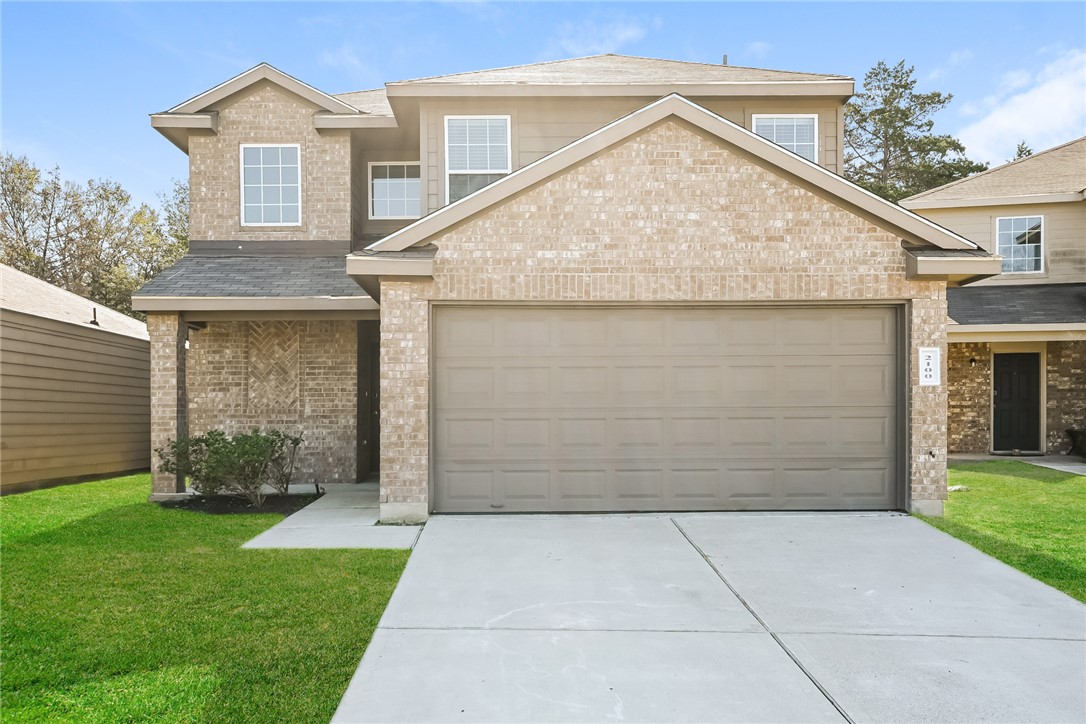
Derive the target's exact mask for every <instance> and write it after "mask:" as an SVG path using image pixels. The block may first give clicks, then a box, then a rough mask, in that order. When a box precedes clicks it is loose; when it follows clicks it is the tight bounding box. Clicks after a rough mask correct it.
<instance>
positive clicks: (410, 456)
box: [380, 279, 432, 523]
mask: <svg viewBox="0 0 1086 724" xmlns="http://www.w3.org/2000/svg"><path fill="white" fill-rule="evenodd" d="M431 287H432V282H430V281H429V280H426V281H402V280H387V279H382V280H381V398H380V399H381V491H380V502H381V520H382V521H384V522H387V523H417V522H419V521H423V520H425V519H426V517H427V516H428V515H429V511H430V502H429V476H430V349H429V340H430V321H429V309H428V305H429V303H428V302H427V298H428V296H429V293H430V290H431Z"/></svg>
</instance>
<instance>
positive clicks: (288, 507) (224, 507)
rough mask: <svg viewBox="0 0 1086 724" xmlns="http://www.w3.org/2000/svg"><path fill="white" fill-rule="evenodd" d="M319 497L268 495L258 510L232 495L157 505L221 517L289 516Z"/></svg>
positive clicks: (167, 501) (197, 496)
mask: <svg viewBox="0 0 1086 724" xmlns="http://www.w3.org/2000/svg"><path fill="white" fill-rule="evenodd" d="M319 497H320V496H319V495H269V496H268V497H266V498H264V504H263V505H261V506H260V507H259V508H257V507H254V506H252V505H250V504H249V501H248V500H246V499H245V498H238V497H236V496H233V495H206V496H205V495H193V496H191V497H188V498H185V499H184V500H166V501H163V502H161V503H159V505H161V506H162V507H163V508H181V509H183V510H197V511H199V512H201V513H210V514H212V515H223V514H227V513H231V514H236V513H280V514H282V515H290V514H291V513H297V512H298V511H299V510H301V509H302V508H304V507H305V506H307V505H309V504H310V503H312V502H313V501H314V500H316V499H317V498H319Z"/></svg>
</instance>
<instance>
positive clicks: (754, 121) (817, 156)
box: [750, 113, 823, 166]
mask: <svg viewBox="0 0 1086 724" xmlns="http://www.w3.org/2000/svg"><path fill="white" fill-rule="evenodd" d="M760 118H813V119H814V147H815V149H814V161H812V163H817V164H818V165H819V166H822V165H823V164H822V144H821V143H819V141H820V140H821V136H819V135H818V114H817V113H754V114H751V117H750V132H751V133H753V134H754V135H756V136H758V132H757V131H755V130H754V129H755V128H757V127H758V119H760ZM758 138H765V136H758ZM765 140H767V141H769V139H768V138H766V139H765ZM769 142H770V143H776V141H769ZM777 145H778V146H780V144H779V143H777ZM781 148H784V146H781ZM784 150H786V151H788V152H789V153H796V152H795V151H792V150H791V149H787V148H785V149H784ZM796 155H797V156H799V154H798V153H796ZM799 157H800V158H804V157H803V156H799Z"/></svg>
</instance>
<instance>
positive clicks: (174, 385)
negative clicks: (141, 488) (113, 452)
mask: <svg viewBox="0 0 1086 724" xmlns="http://www.w3.org/2000/svg"><path fill="white" fill-rule="evenodd" d="M147 333H148V335H149V336H150V338H151V483H152V485H151V498H150V499H151V500H168V499H170V498H171V497H174V496H176V495H178V494H181V493H184V492H185V480H184V478H183V476H178V475H172V474H170V473H163V472H160V471H159V469H158V466H159V462H160V460H159V457H158V455H157V454H156V453H155V449H156V448H160V447H163V446H165V445H166V444H167V443H168V442H169V441H171V440H176V439H178V438H179V437H184V436H185V435H187V434H188V403H187V400H186V393H185V343H186V341H187V340H188V325H187V324H186V323H185V318H184V314H181V313H177V312H148V313H147Z"/></svg>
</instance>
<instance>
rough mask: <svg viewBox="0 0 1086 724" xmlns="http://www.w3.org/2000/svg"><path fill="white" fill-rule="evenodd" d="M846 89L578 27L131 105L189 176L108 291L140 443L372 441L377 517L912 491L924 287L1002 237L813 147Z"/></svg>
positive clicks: (940, 301)
mask: <svg viewBox="0 0 1086 724" xmlns="http://www.w3.org/2000/svg"><path fill="white" fill-rule="evenodd" d="M852 92H853V80H852V79H851V78H846V77H841V76H833V75H817V74H811V73H792V72H785V71H775V70H761V69H753V68H738V67H731V66H723V65H709V64H701V63H684V62H678V61H670V60H653V59H645V58H632V57H625V56H616V55H603V56H594V57H589V58H578V59H573V60H565V61H557V62H552V63H538V64H534V65H527V66H520V67H515V68H504V69H499V70H491V71H481V72H477V73H462V74H457V75H449V76H441V77H436V78H425V79H421V80H411V81H400V82H394V83H388V84H387V85H386V86H385V88H383V89H380V90H371V91H362V92H359V93H345V94H340V95H328V94H325V93H323V92H321V91H319V90H317V89H315V88H313V87H311V86H308V85H306V84H304V83H302V82H300V81H298V80H296V79H294V78H291V77H290V76H287V75H285V74H283V73H281V72H279V71H277V70H275V69H274V68H272V67H270V66H268V65H260V66H257V67H256V68H254V69H252V70H250V71H248V72H246V73H243V74H241V75H239V76H237V77H236V78H233V79H231V80H229V81H227V82H225V83H223V84H221V85H219V86H216V87H215V88H213V89H211V90H209V91H207V92H206V93H203V94H201V95H199V96H197V97H195V98H193V99H191V100H189V101H186V102H184V103H182V104H180V105H178V106H176V107H175V108H172V109H170V110H169V111H166V112H164V113H160V114H156V115H154V116H152V124H153V125H154V126H155V127H156V128H157V129H159V130H160V131H161V132H162V133H163V134H164V135H166V136H167V137H168V138H169V139H170V140H172V141H173V142H174V143H175V144H176V145H177V146H178V147H180V148H181V149H183V150H185V151H186V152H187V153H188V155H189V158H190V168H191V204H192V207H191V213H192V218H191V226H190V235H191V239H192V242H191V252H190V254H189V255H188V256H186V257H185V258H184V259H182V260H181V261H180V262H179V263H178V264H176V265H175V266H174V267H173V268H171V269H170V270H169V271H167V272H165V273H163V274H162V275H160V276H159V277H158V278H156V279H155V280H153V281H152V282H151V283H149V284H148V285H147V286H146V287H144V288H143V289H142V290H140V291H139V292H138V293H137V295H136V296H135V297H134V298H133V303H134V305H135V307H136V308H137V309H142V310H144V311H146V312H147V313H148V327H149V329H150V332H151V340H152V360H153V364H152V386H153V388H154V399H155V403H154V413H153V435H154V440H155V445H156V446H157V445H161V444H162V443H164V442H165V441H166V440H167V439H168V438H170V437H173V436H176V435H180V434H184V433H185V432H186V431H190V432H195V431H201V430H205V429H207V428H209V427H222V428H226V429H239V428H244V427H247V426H249V425H275V426H279V427H285V428H289V429H291V430H293V431H298V432H300V433H301V434H302V435H304V437H305V439H306V442H305V445H304V446H303V449H304V454H303V456H302V459H301V461H300V466H301V471H300V477H301V478H302V479H303V480H314V481H337V480H338V481H343V480H348V481H353V480H358V479H362V478H363V477H365V476H367V475H370V474H372V473H373V472H375V471H377V470H378V469H379V471H380V501H381V516H382V518H383V519H384V520H388V521H402V520H416V519H420V518H425V517H426V516H427V515H428V514H430V513H431V512H463V511H482V512H495V511H506V512H512V511H612V510H621V511H636V510H732V509H760V510H770V509H774V510H775V509H787V510H808V509H818V510H824V509H840V510H854V509H888V508H893V509H910V510H921V511H924V512H927V513H932V514H939V513H940V512H941V510H942V500H943V499H944V498H945V497H946V492H945V491H946V428H945V426H946V388H945V386H943V384H942V380H941V379H940V376H941V372H942V365H941V362H940V353H941V352H945V327H946V323H945V320H946V288H947V285H948V283H949V284H956V283H960V282H965V281H970V280H972V279H977V278H983V277H986V276H991V275H992V274H996V273H998V271H999V260H998V258H996V257H993V256H992V255H990V254H988V253H987V252H986V251H984V250H981V249H978V248H977V245H976V244H974V243H973V242H970V241H969V240H967V239H965V238H963V237H961V236H958V235H957V234H954V233H952V232H949V231H947V230H945V229H943V228H942V227H939V226H937V225H935V224H932V223H931V222H929V221H927V220H925V219H923V218H921V217H919V216H917V215H915V214H913V213H911V212H909V211H905V210H904V209H901V208H900V207H898V206H896V205H894V204H890V203H887V202H886V201H883V200H882V199H879V198H877V197H875V196H873V195H872V194H869V193H867V192H866V191H863V190H862V189H860V188H858V187H857V186H854V185H853V184H851V183H849V182H847V181H845V180H844V179H842V178H841V177H840V176H838V175H836V173H837V172H838V171H840V169H841V164H842V145H841V141H840V135H841V126H842V122H843V113H844V103H845V102H846V100H847V99H848V98H849V97H850V96H851V95H852ZM767 138H768V139H771V140H767ZM931 350H934V352H932V351H931ZM921 355H923V365H924V369H923V370H922V369H921ZM181 489H182V481H178V480H177V479H176V478H174V477H171V476H167V475H164V474H161V473H159V474H156V476H155V483H154V496H156V497H159V498H161V497H163V496H168V495H170V494H174V493H176V492H177V491H179V490H181Z"/></svg>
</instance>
